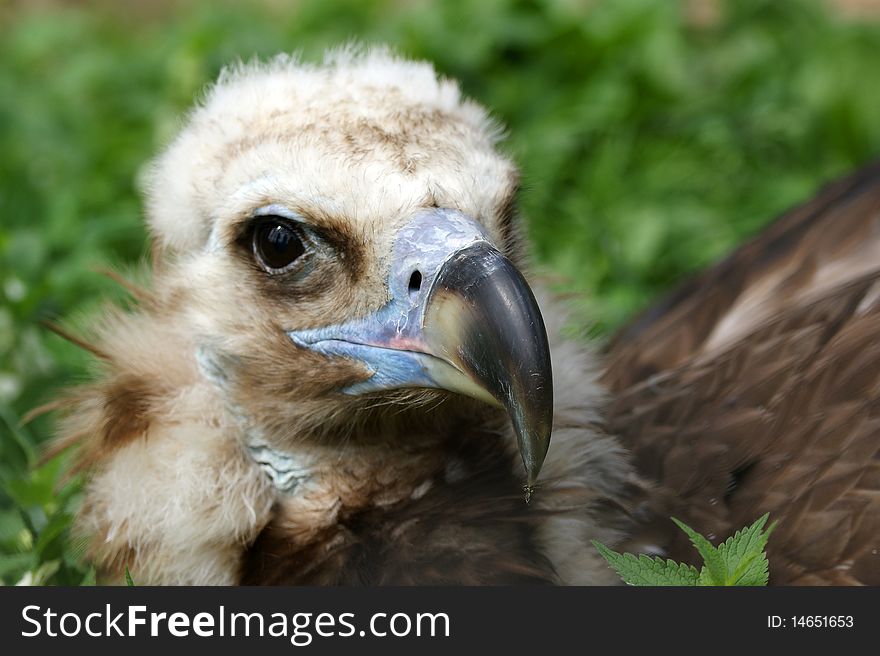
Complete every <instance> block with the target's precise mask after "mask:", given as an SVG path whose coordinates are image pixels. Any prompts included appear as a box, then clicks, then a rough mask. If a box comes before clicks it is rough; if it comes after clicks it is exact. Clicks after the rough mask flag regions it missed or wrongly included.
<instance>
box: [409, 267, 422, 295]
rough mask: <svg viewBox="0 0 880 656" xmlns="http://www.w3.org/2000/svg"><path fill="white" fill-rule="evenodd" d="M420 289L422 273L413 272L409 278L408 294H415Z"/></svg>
mask: <svg viewBox="0 0 880 656" xmlns="http://www.w3.org/2000/svg"><path fill="white" fill-rule="evenodd" d="M421 288H422V273H421V271H413V272H412V275H411V276H410V277H409V293H410V294H415V293H416V292H417V291H419V290H420V289H421Z"/></svg>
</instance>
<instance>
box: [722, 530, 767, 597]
mask: <svg viewBox="0 0 880 656" xmlns="http://www.w3.org/2000/svg"><path fill="white" fill-rule="evenodd" d="M768 517H769V514H765V515H763V516H762V517H760V518H758V520H757V521H756V522H755V523H754V524H752V525H751V526H748V527H746V528H744V529H741V530H739V531H737V532H736V533H735V534H734V535H733V536H732V537H729V538H728V539H727V540H725V541H724V542H723V543H722V544H721V545H719V547H718V552H719V553H720V554H721V557H722V558H723V560H724V563H725V566H726V568H727V581H726V585H766V582H767V565H766V557H765V556H764V549H765V547H766V546H767V541H768V540H769V538H770V534H771V533H772V532H773V529H774V528H776V522H774V523H773V524H771V525H770V527H769V528H767V530H766V531H765V530H763V528H764V525H765V524H766V523H767V519H768ZM761 559H763V561H764V564H763V565H762V563H761ZM761 580H763V581H764V582H763V583H761V582H760V581H761ZM746 581H747V582H746Z"/></svg>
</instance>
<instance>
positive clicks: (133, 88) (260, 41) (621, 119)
mask: <svg viewBox="0 0 880 656" xmlns="http://www.w3.org/2000/svg"><path fill="white" fill-rule="evenodd" d="M7 4H8V3H7ZM13 5H14V7H12V6H10V7H5V6H0V34H2V35H3V38H2V39H0V581H2V582H5V583H15V582H17V581H19V580H21V579H22V577H25V576H26V575H28V576H29V577H30V579H29V580H37V579H39V578H41V577H42V578H43V579H44V580H47V581H50V582H52V583H59V584H71V585H72V584H77V583H80V582H83V581H86V582H93V581H94V573H93V572H90V571H87V570H85V569H84V568H82V567H81V566H80V565H78V564H77V560H78V556H79V551H80V549H79V547H74V546H71V541H70V539H69V537H68V535H67V530H66V528H67V526H69V524H70V518H71V516H72V513H73V512H74V511H75V508H76V503H77V499H78V489H79V488H78V484H77V483H76V481H73V482H72V483H71V484H68V485H66V486H61V488H60V489H57V490H56V488H58V486H59V483H60V472H61V470H62V463H61V462H60V461H53V462H50V463H48V464H46V465H43V466H39V467H37V466H35V465H36V455H37V454H38V453H39V449H40V447H41V445H42V444H44V443H45V441H46V440H47V439H48V437H49V436H50V435H51V434H52V421H53V419H52V418H51V417H42V418H40V419H38V420H36V421H34V422H33V423H32V424H29V425H27V426H21V425H20V422H21V419H22V417H23V416H24V415H25V414H26V413H27V412H28V411H29V410H31V409H32V408H34V407H36V406H38V405H40V404H41V403H44V402H46V401H48V400H51V399H52V398H54V397H55V394H56V393H57V391H58V390H59V389H60V388H61V387H62V386H64V385H69V384H71V383H73V382H76V381H79V380H82V379H85V378H86V377H87V375H88V371H89V366H90V364H89V358H88V357H87V356H86V355H85V354H83V353H81V352H79V351H77V349H75V348H74V347H73V346H71V345H69V344H66V343H65V342H63V341H62V340H60V339H59V338H57V337H55V336H53V335H51V334H48V333H47V331H45V330H44V329H43V328H42V327H41V326H40V324H39V321H40V320H41V319H45V318H49V319H58V318H62V319H63V320H64V321H67V322H73V323H74V324H77V323H79V322H80V320H81V318H82V317H84V316H88V315H89V314H93V313H94V312H95V311H96V310H97V309H98V308H99V306H100V304H101V303H102V302H103V300H104V299H108V298H109V299H111V300H112V299H116V300H119V299H121V298H122V294H121V293H120V291H119V290H118V289H117V288H116V286H115V285H114V284H113V283H111V282H110V281H108V280H105V279H104V278H102V277H101V276H99V275H97V274H96V273H95V272H94V270H95V269H96V268H100V267H104V266H107V265H118V266H122V267H123V268H128V269H131V268H137V266H138V263H139V261H140V260H141V259H142V258H143V257H144V256H145V254H146V251H147V247H146V242H147V240H146V235H145V232H144V228H143V226H142V218H141V204H140V199H139V194H138V191H137V190H138V180H139V179H140V176H141V171H142V170H143V167H144V165H145V162H146V161H147V160H148V158H149V157H150V156H152V155H153V154H154V153H155V152H156V151H157V150H158V149H159V148H160V147H161V146H162V145H163V144H164V143H166V142H167V141H168V139H169V138H170V137H171V136H172V135H173V133H174V130H175V129H176V126H177V125H178V124H179V118H180V116H181V113H182V112H184V111H185V110H186V108H187V107H188V106H189V105H190V103H191V102H192V99H193V97H194V96H197V95H198V94H199V92H200V91H201V90H202V89H203V88H204V85H205V84H207V83H208V82H209V81H210V80H211V79H212V78H213V77H214V76H215V75H216V74H217V72H218V71H219V70H220V68H221V67H222V66H223V65H224V64H225V63H227V62H230V61H233V60H235V59H237V58H243V59H248V58H250V57H251V56H254V55H256V56H261V57H265V56H269V55H271V54H272V53H275V52H278V51H291V50H300V51H302V52H303V55H304V56H305V57H306V58H310V59H315V58H318V57H319V56H320V53H321V52H322V51H323V50H324V49H325V48H326V47H328V46H332V45H334V44H338V43H340V42H344V41H347V40H350V39H353V38H354V39H359V40H362V41H366V42H368V43H373V42H387V43H390V44H391V45H392V46H394V47H395V48H397V49H398V50H399V51H400V52H401V53H404V54H406V55H408V56H412V57H421V58H426V59H430V60H433V61H434V62H436V64H437V67H438V68H439V70H440V71H442V72H443V73H445V74H447V75H449V76H453V77H456V78H458V79H460V80H461V81H462V83H463V86H464V89H465V91H466V92H467V93H468V94H469V95H470V96H472V97H474V98H476V99H477V100H479V101H481V102H483V103H485V104H486V105H488V106H489V107H491V108H492V110H493V111H494V112H495V115H496V116H497V117H498V119H499V120H500V121H502V122H503V123H505V124H506V125H507V126H508V127H509V133H510V138H509V140H508V143H507V146H506V147H507V149H508V150H509V152H510V153H511V154H512V155H513V156H514V157H515V158H516V160H517V161H518V162H519V163H520V164H521V166H522V169H523V182H524V190H523V194H522V204H523V209H524V214H525V217H526V219H527V221H528V224H527V225H528V229H529V233H530V235H531V237H532V240H533V243H534V247H535V255H536V260H537V263H538V264H539V266H540V267H543V268H544V269H546V270H547V271H548V272H551V273H552V274H554V275H555V276H556V279H557V280H558V283H557V284H558V288H559V290H560V291H563V292H574V293H576V294H577V295H578V298H580V299H581V300H578V301H577V302H576V308H575V309H576V311H577V316H576V321H575V323H576V324H577V325H579V326H589V327H591V332H593V333H594V334H597V335H606V334H607V333H608V332H609V331H610V330H612V329H613V328H614V327H616V326H618V325H619V324H620V323H621V322H622V321H623V320H624V319H625V318H626V317H628V316H631V315H632V314H633V313H634V312H635V311H637V310H638V309H639V308H641V307H643V306H644V305H645V304H646V303H647V302H648V301H649V300H650V299H652V298H655V297H656V296H657V295H658V294H660V293H662V292H663V291H664V290H666V289H668V288H669V287H670V286H671V285H672V284H673V283H674V282H676V281H677V280H679V279H681V278H682V277H683V276H685V275H686V274H687V273H688V272H691V271H694V270H696V269H698V268H699V267H702V266H704V265H706V264H707V263H709V262H711V261H713V260H715V259H717V258H718V257H720V256H721V255H722V254H723V253H725V252H727V251H728V250H729V249H731V248H732V247H733V246H734V245H735V244H737V243H739V242H740V241H742V240H743V239H744V238H745V237H747V236H748V235H749V234H751V233H753V232H754V231H755V230H757V229H758V228H760V227H761V226H762V225H764V224H765V223H766V222H767V221H768V220H769V219H770V218H771V217H772V216H773V215H774V214H776V213H778V212H780V211H781V210H783V209H785V208H786V207H788V206H789V205H791V204H793V203H795V202H798V201H800V200H803V199H805V198H808V197H809V196H810V195H811V194H812V193H813V192H814V191H815V190H816V188H817V187H818V186H819V185H820V184H821V183H822V182H824V181H826V180H829V179H830V178H832V177H833V176H836V175H838V174H841V173H843V172H845V171H847V170H849V169H852V168H854V167H856V166H857V165H859V164H861V163H863V162H865V161H866V160H868V159H870V158H871V157H872V156H876V155H877V153H878V152H880V121H877V120H876V114H877V107H880V85H878V84H874V83H872V82H873V81H874V80H875V79H876V71H877V53H878V52H880V25H878V24H877V23H857V22H844V21H842V20H839V19H836V18H833V17H831V16H829V15H828V14H827V13H825V11H824V10H823V9H822V8H821V7H820V5H819V4H818V3H813V2H808V1H806V0H737V1H736V2H727V3H723V11H722V12H721V15H720V18H719V20H718V21H717V22H716V23H714V24H712V25H708V26H698V25H695V24H693V23H692V22H691V21H689V20H688V19H687V17H686V12H685V10H684V9H683V7H684V4H683V3H679V2H676V1H673V0H669V1H667V2H657V1H656V0H604V1H599V2H572V1H570V0H486V1H484V2H471V1H470V0H448V1H445V2H437V3H427V2H406V3H402V2H400V1H399V0H370V1H364V0H303V1H302V2H296V3H287V2H281V3H279V2H269V1H265V2H256V3H254V2H250V3H245V2H236V3H231V2H222V1H210V2H209V1H208V0H204V1H194V2H188V3H180V4H174V5H173V9H172V4H169V3H165V2H159V3H148V2H140V3H124V8H123V5H122V4H120V3H114V2H110V1H109V0H99V1H98V2H95V3H48V8H47V5H46V3H33V4H32V5H31V3H13ZM44 566H45V567H44ZM28 573H29V574H28ZM38 574H39V576H38Z"/></svg>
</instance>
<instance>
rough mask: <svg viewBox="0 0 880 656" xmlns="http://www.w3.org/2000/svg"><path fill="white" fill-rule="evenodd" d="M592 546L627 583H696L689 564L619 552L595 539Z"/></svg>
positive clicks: (675, 584) (694, 569) (679, 584)
mask: <svg viewBox="0 0 880 656" xmlns="http://www.w3.org/2000/svg"><path fill="white" fill-rule="evenodd" d="M593 546H594V547H596V549H598V550H599V553H600V554H602V557H603V558H605V560H607V561H608V564H609V565H611V567H612V568H613V569H614V570H615V571H616V572H617V573H618V574H619V575H620V578H622V579H623V580H624V582H626V583H628V584H629V585H640V586H646V585H653V586H656V585H669V586H695V585H697V576H698V574H697V570H696V568H695V567H693V566H691V565H687V564H685V563H681V564H679V563H676V562H673V561H672V560H666V561H664V560H663V559H662V558H657V557H651V556H646V555H645V554H639V556H638V557H636V556H634V555H632V554H620V553H617V552H616V551H613V550H611V549H609V548H608V547H606V546H605V545H604V544H602V543H601V542H597V541H596V540H593Z"/></svg>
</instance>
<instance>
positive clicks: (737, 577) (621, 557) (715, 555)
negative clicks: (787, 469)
mask: <svg viewBox="0 0 880 656" xmlns="http://www.w3.org/2000/svg"><path fill="white" fill-rule="evenodd" d="M767 517H768V515H764V516H763V517H760V518H759V519H758V520H757V521H756V522H755V523H754V524H752V525H751V526H748V527H746V528H744V529H741V530H739V531H737V532H736V533H735V534H734V535H733V536H731V537H730V538H728V539H727V540H725V541H724V542H723V543H722V544H721V545H719V546H718V547H717V548H716V547H714V546H713V545H712V544H711V543H710V542H709V541H708V540H707V539H706V538H705V537H703V536H702V535H700V534H699V533H697V532H696V531H695V530H693V529H692V528H691V527H690V526H688V525H687V524H685V523H684V522H681V521H680V520H678V519H675V518H672V521H673V522H675V523H676V525H678V526H679V527H680V528H681V530H682V531H684V532H685V533H686V534H687V536H688V537H689V538H690V540H691V542H692V543H693V545H694V546H695V547H696V548H697V551H698V552H699V553H700V554H701V555H702V556H703V560H704V561H705V563H704V565H703V567H702V568H701V569H700V571H699V572H698V571H697V569H696V568H695V567H693V566H691V565H687V564H685V563H681V564H679V563H676V562H674V561H672V560H665V561H664V560H663V559H662V558H657V557H651V556H647V555H645V554H640V555H638V556H635V555H633V554H620V553H617V552H616V551H613V550H612V549H609V548H608V547H606V546H605V545H603V544H602V543H600V542H597V541H595V540H593V545H594V546H595V547H596V549H597V550H598V551H599V553H600V554H602V556H603V557H604V558H605V560H607V561H608V564H609V565H611V567H612V568H613V569H614V570H615V571H616V572H617V573H618V574H619V575H620V577H621V578H622V579H623V580H624V581H625V582H626V583H628V584H630V585H678V586H719V585H721V586H733V585H736V586H763V585H767V582H768V580H769V564H768V562H767V556H766V554H765V553H764V547H765V546H766V545H767V540H768V538H769V536H770V533H772V531H773V529H774V528H775V527H776V522H774V523H773V524H771V525H770V527H769V528H768V529H767V530H766V531H764V530H763V527H764V525H765V524H766V523H767Z"/></svg>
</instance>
